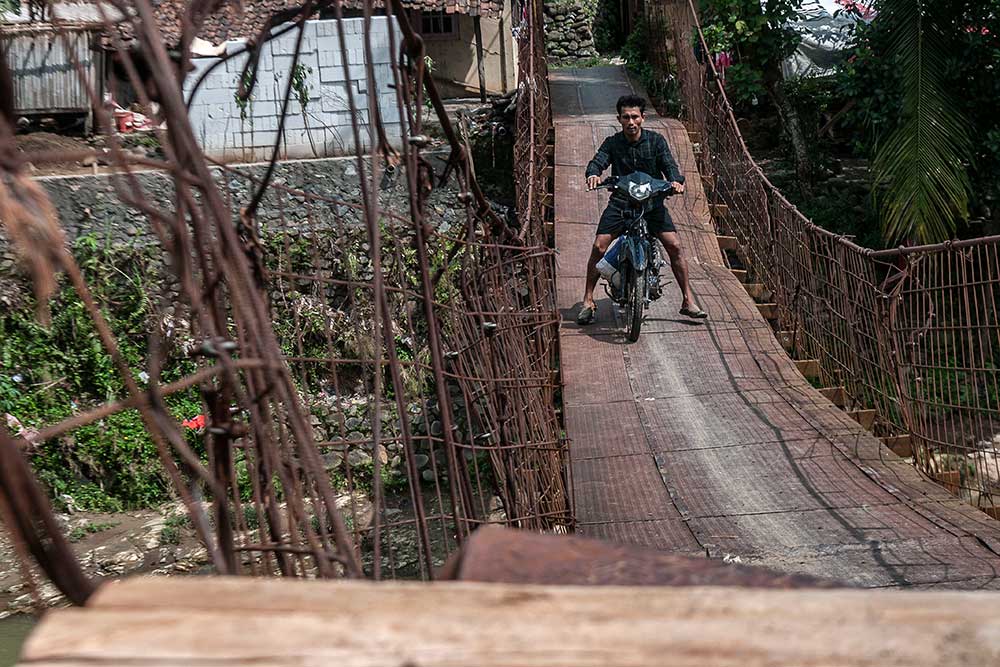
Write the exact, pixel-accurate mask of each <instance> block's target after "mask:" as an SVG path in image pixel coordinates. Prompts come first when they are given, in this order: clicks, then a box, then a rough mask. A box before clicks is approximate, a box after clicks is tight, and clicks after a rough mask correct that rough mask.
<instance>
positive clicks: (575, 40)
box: [545, 0, 597, 61]
mask: <svg viewBox="0 0 1000 667" xmlns="http://www.w3.org/2000/svg"><path fill="white" fill-rule="evenodd" d="M596 8H597V4H596V2H593V1H588V0H555V1H552V2H546V3H545V50H546V52H547V53H548V56H549V58H550V59H552V60H555V61H562V60H576V59H578V58H590V57H593V56H596V55H597V49H595V48H594V35H593V23H594V13H595V11H596Z"/></svg>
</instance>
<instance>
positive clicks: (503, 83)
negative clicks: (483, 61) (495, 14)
mask: <svg viewBox="0 0 1000 667" xmlns="http://www.w3.org/2000/svg"><path fill="white" fill-rule="evenodd" d="M507 7H510V3H509V2H505V3H504V6H503V7H501V8H500V25H499V29H500V34H499V35H498V37H499V39H500V92H501V93H503V94H504V95H506V94H507V30H506V29H507V22H506V21H504V19H503V16H504V12H505V11H507Z"/></svg>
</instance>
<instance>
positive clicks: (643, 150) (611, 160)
mask: <svg viewBox="0 0 1000 667" xmlns="http://www.w3.org/2000/svg"><path fill="white" fill-rule="evenodd" d="M608 165H611V175H612V176H627V175H628V174H631V173H632V172H633V171H642V172H645V173H647V174H649V175H650V176H652V177H653V178H661V174H662V178H665V179H667V180H668V181H672V182H676V183H683V182H684V177H683V176H682V175H681V172H680V169H679V168H678V167H677V162H676V160H674V156H673V155H671V154H670V148H669V147H668V146H667V140H666V139H664V138H663V135H661V134H659V133H658V132H653V131H651V130H642V132H641V134H640V135H639V141H637V142H636V143H634V144H630V143H629V141H628V139H626V138H625V133H624V132H616V133H615V134H612V135H611V136H610V137H608V138H607V139H605V140H604V143H602V144H601V147H600V148H598V149H597V153H596V154H595V155H594V158H593V159H592V160H591V161H590V162H589V163H588V164H587V172H586V173H587V176H600V175H601V172H603V171H604V170H605V169H607V168H608Z"/></svg>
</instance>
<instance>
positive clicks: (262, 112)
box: [184, 16, 402, 160]
mask: <svg viewBox="0 0 1000 667" xmlns="http://www.w3.org/2000/svg"><path fill="white" fill-rule="evenodd" d="M362 26H363V19H360V18H359V19H346V20H345V21H344V32H345V40H346V42H347V52H348V61H347V64H348V68H347V70H348V71H347V73H346V76H345V72H344V67H343V61H342V58H341V50H340V40H339V37H338V35H337V22H336V21H332V20H331V21H320V20H317V21H308V22H307V23H306V27H305V35H304V39H303V43H302V51H301V54H300V56H299V63H300V64H301V65H303V66H304V67H306V68H307V76H306V81H307V85H308V88H309V101H308V103H307V104H306V107H305V109H302V108H301V107H300V106H299V104H298V102H297V101H296V97H295V93H294V91H293V94H292V99H291V100H290V101H289V106H288V116H287V118H286V120H285V132H284V141H283V142H282V152H281V157H288V158H309V157H329V156H335V155H347V154H351V153H353V152H354V151H355V150H356V147H355V142H354V137H353V132H352V129H351V116H350V113H351V112H350V106H349V104H348V99H347V89H348V86H349V87H350V89H351V90H352V91H353V92H354V103H355V106H356V108H357V116H358V122H359V124H361V130H362V132H361V135H362V136H361V142H362V148H363V149H366V148H367V147H368V146H369V145H370V141H371V136H370V133H369V129H370V113H369V104H368V84H367V80H366V75H365V64H364V62H365V59H364V57H365V51H364V41H363V35H362ZM392 29H393V30H394V31H395V33H396V44H397V45H398V44H399V43H400V41H401V40H402V36H401V34H400V32H399V27H398V25H397V24H396V22H395V20H393V22H392ZM296 35H297V31H295V30H292V31H290V32H289V33H288V34H286V35H283V36H282V37H280V38H278V39H275V40H272V41H271V42H269V43H268V44H267V45H266V46H265V47H264V52H263V53H262V54H261V58H260V67H259V72H258V79H257V85H256V87H255V89H254V95H253V99H252V100H251V102H250V104H249V105H248V106H247V109H246V111H247V117H246V118H241V114H240V111H241V110H240V106H239V105H238V104H237V103H236V98H235V93H236V90H237V87H238V80H239V77H240V73H241V72H242V69H243V65H244V63H245V62H246V56H245V55H242V56H238V57H236V58H233V59H232V60H230V61H228V62H226V63H225V64H224V65H222V66H220V67H218V68H216V70H215V71H214V72H212V74H210V75H209V77H208V78H207V79H206V80H205V81H204V82H203V83H202V86H201V88H200V89H199V90H198V93H197V95H196V96H195V98H194V100H193V102H192V104H191V113H190V117H191V124H192V127H193V128H194V131H195V136H196V137H198V140H199V141H200V142H201V145H202V148H203V149H204V150H205V152H206V153H207V154H208V155H209V156H211V157H214V158H217V159H222V160H263V159H268V158H269V157H270V155H271V149H272V147H273V146H274V141H275V139H276V138H277V130H278V118H279V114H280V112H281V101H282V98H283V97H284V93H285V87H286V85H287V82H288V77H289V76H290V74H291V72H290V70H291V66H292V56H293V54H294V52H295V40H296ZM371 37H372V52H373V53H372V60H373V65H374V68H375V83H376V85H375V90H376V92H377V99H378V103H379V107H380V109H381V113H382V121H383V124H384V125H385V128H386V134H387V135H388V137H389V139H390V141H392V142H393V143H394V144H397V145H398V142H399V137H400V118H399V112H398V108H397V106H396V93H395V88H394V87H390V86H393V85H394V84H393V74H392V60H393V58H392V53H390V49H389V22H388V19H387V18H386V17H384V16H383V17H375V18H373V19H372V28H371ZM240 46H242V42H229V43H228V44H227V45H226V48H227V53H233V52H234V51H236V50H238V48H239V47H240ZM215 62H218V59H217V58H198V59H196V60H194V65H195V70H194V71H193V72H191V73H190V74H189V75H188V77H187V79H186V80H185V84H184V94H185V97H189V96H190V94H191V89H192V88H193V87H194V83H195V81H197V80H198V78H199V77H200V75H201V73H202V72H204V71H205V69H207V68H208V67H210V66H211V65H212V64H213V63H215Z"/></svg>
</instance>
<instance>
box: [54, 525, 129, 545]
mask: <svg viewBox="0 0 1000 667" xmlns="http://www.w3.org/2000/svg"><path fill="white" fill-rule="evenodd" d="M119 525H120V524H117V523H85V524H83V525H82V526H77V527H76V528H74V529H73V530H71V531H69V535H67V536H66V538H67V539H68V540H69V541H70V542H79V541H80V540H82V539H84V538H86V537H87V536H88V535H95V534H97V533H103V532H104V531H106V530H111V529H112V528H115V527H117V526H119Z"/></svg>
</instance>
